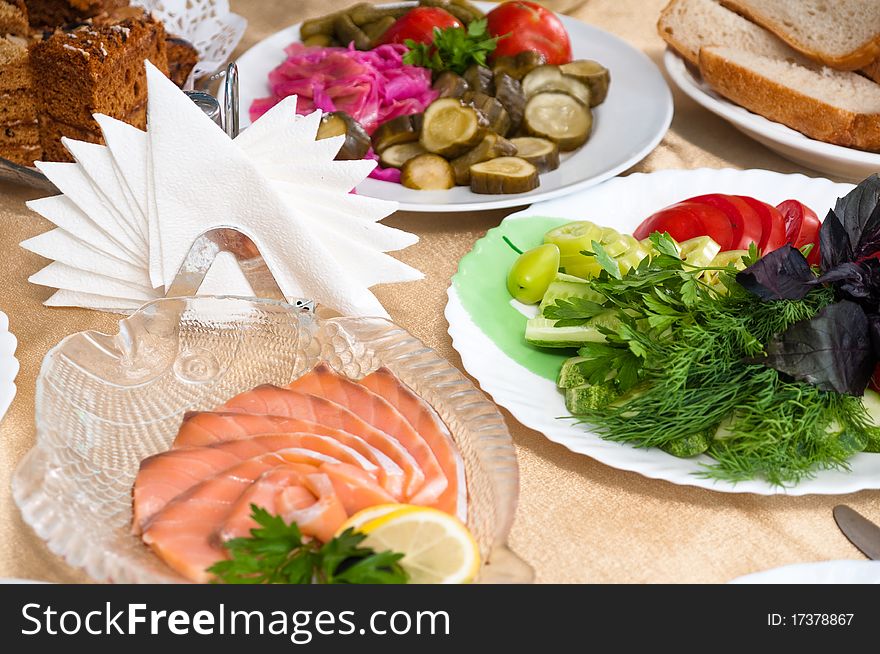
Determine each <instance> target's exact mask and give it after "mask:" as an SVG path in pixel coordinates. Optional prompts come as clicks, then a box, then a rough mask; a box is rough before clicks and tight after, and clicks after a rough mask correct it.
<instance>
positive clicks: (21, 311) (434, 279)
mask: <svg viewBox="0 0 880 654" xmlns="http://www.w3.org/2000/svg"><path fill="white" fill-rule="evenodd" d="M352 1H353V0H295V1H293V0H230V3H229V4H230V7H231V9H232V11H234V12H236V13H238V14H240V15H242V16H244V17H245V18H246V19H247V21H248V27H247V30H246V32H245V34H244V37H243V39H242V41H241V43H240V44H239V46H238V48H237V50H236V54H241V53H243V52H245V51H246V50H247V49H248V48H250V47H251V46H253V45H254V44H256V43H258V42H259V41H261V40H262V39H264V38H266V37H268V36H270V35H271V34H273V33H275V32H277V31H278V30H280V29H282V28H284V27H286V26H288V25H292V24H295V23H297V22H300V21H302V20H303V19H305V18H308V17H311V16H317V15H320V14H323V13H327V12H329V11H331V10H336V9H341V8H344V7H345V6H347V5H350V4H352ZM665 3H666V0H567V1H566V0H556V1H548V2H545V3H543V4H545V5H547V6H548V7H550V8H552V9H554V10H555V11H558V12H561V13H565V14H568V15H570V16H572V17H575V18H577V19H579V20H582V21H584V22H586V23H589V24H590V25H593V26H595V27H597V28H599V29H602V30H606V31H607V32H610V33H612V34H614V35H616V36H618V37H620V38H622V39H624V40H625V41H627V42H628V43H629V44H631V45H632V46H634V47H635V48H638V49H639V50H642V51H643V52H644V53H646V54H647V56H648V57H649V58H650V59H651V60H652V62H653V63H654V64H655V65H656V66H657V67H658V68H659V69H660V70H661V71H663V63H662V56H663V53H664V49H665V44H664V42H663V41H662V40H661V38H660V37H659V36H658V34H657V27H656V24H657V19H658V16H659V14H660V11H661V10H662V8H663V6H664V5H665ZM610 65H611V68H612V70H613V62H610ZM663 74H664V76H665V77H666V79H667V83H669V85H670V87H671V88H672V92H673V96H674V104H675V115H674V118H673V121H672V125H671V128H670V129H669V131H668V132H667V133H666V135H665V137H664V138H663V140H662V142H661V143H660V144H659V145H658V146H657V148H656V149H655V150H654V151H653V152H651V153H650V154H649V155H648V156H647V157H645V159H644V160H642V161H641V162H640V163H638V164H636V165H635V166H633V167H632V168H631V169H630V170H628V171H625V172H624V173H623V175H628V174H631V173H650V172H653V171H660V170H667V169H697V168H734V169H766V170H771V171H776V172H779V173H803V174H805V175H808V176H812V177H821V176H823V175H822V174H820V173H817V172H815V171H810V170H806V169H803V168H802V167H801V166H799V165H797V164H794V163H791V162H789V161H787V160H785V159H783V158H781V157H780V156H778V155H777V154H775V153H773V152H771V151H770V150H768V149H767V148H765V147H764V146H762V145H760V144H758V143H757V142H755V141H753V140H751V139H749V138H748V137H746V136H744V135H743V134H741V133H740V132H738V131H737V130H736V129H734V128H733V127H732V126H731V125H729V124H728V123H726V122H724V121H723V120H722V119H721V118H719V117H717V116H715V115H714V114H712V113H709V112H708V111H707V110H705V109H703V108H702V107H700V106H699V105H697V104H696V103H694V102H693V101H692V100H690V99H689V98H688V97H687V96H685V95H684V94H682V93H681V92H679V91H678V90H677V89H676V88H674V86H673V84H672V82H671V80H669V78H668V76H667V75H666V73H665V71H663ZM643 101H644V102H645V103H646V104H647V103H650V102H651V101H652V98H651V97H645V98H644V100H643ZM835 181H844V182H856V181H858V180H853V179H837V180H835ZM45 194H46V192H45V191H40V190H37V189H34V188H31V187H27V186H19V185H14V184H10V183H0V310H2V311H3V312H5V313H6V314H7V315H8V317H9V325H10V331H12V333H13V334H15V336H16V337H17V339H18V349H17V358H18V360H19V362H20V364H21V367H20V372H19V374H18V377H17V380H16V384H17V387H18V393H17V396H16V397H15V399H14V401H13V403H12V405H11V407H10V410H9V411H8V413H7V415H6V417H5V418H4V419H3V421H2V424H0V534H2V537H0V578H28V579H37V580H44V581H49V582H60V583H85V582H89V578H88V576H87V575H86V574H85V573H84V572H83V571H82V570H80V569H77V568H74V567H71V566H70V565H68V564H67V563H66V562H65V561H64V560H63V559H62V558H60V557H59V556H56V555H55V554H53V553H52V552H51V551H50V550H49V549H48V547H47V546H46V545H45V544H44V543H43V541H42V540H41V539H40V538H39V537H38V536H37V535H36V533H35V532H34V531H33V530H32V529H31V528H30V527H29V526H28V525H27V524H25V522H24V521H23V520H22V518H21V516H20V513H19V509H18V507H17V506H16V504H15V502H14V501H13V497H12V490H11V479H12V475H13V472H14V470H15V468H16V466H17V465H18V463H19V462H20V461H21V459H22V457H23V456H24V455H25V453H26V452H27V451H28V450H29V449H30V448H31V447H33V445H34V441H35V437H36V428H35V416H34V404H35V388H36V381H37V376H38V374H39V372H40V364H41V361H42V360H43V357H44V356H45V355H46V353H47V352H48V351H49V350H50V349H51V348H52V347H53V346H54V345H56V344H57V343H58V342H59V341H60V340H61V339H63V338H64V337H65V336H67V335H69V334H73V333H75V332H79V331H83V330H99V331H102V332H108V333H115V332H116V330H117V322H118V320H119V316H118V315H114V314H109V313H101V312H97V311H90V310H85V309H76V308H49V307H46V306H44V304H43V303H44V301H45V300H46V299H47V298H48V297H49V296H50V295H51V293H52V289H49V288H45V287H42V286H38V285H35V284H32V283H30V282H29V281H28V278H29V277H30V276H31V275H33V274H34V273H35V272H37V271H38V270H39V269H40V268H42V267H43V266H45V265H46V264H47V261H46V260H44V259H42V258H41V257H39V256H37V255H35V254H32V253H30V252H27V251H25V250H24V249H22V248H21V247H19V243H20V242H22V241H24V240H25V239H28V238H30V237H33V236H35V235H37V234H39V233H41V232H44V231H46V230H47V229H49V228H50V224H49V223H48V222H47V221H45V220H44V219H42V218H41V217H39V216H38V215H37V214H35V213H33V212H31V211H30V210H29V209H28V208H27V207H26V206H25V202H26V201H28V200H31V199H34V198H38V197H41V196H43V195H45ZM522 208H523V207H513V208H508V209H503V210H492V211H461V212H448V213H416V212H402V211H401V212H397V213H395V214H393V215H392V216H390V217H389V218H387V219H386V220H385V223H386V224H388V225H391V226H393V227H398V228H400V229H404V230H406V231H408V232H412V233H414V234H416V235H418V237H419V241H418V243H417V244H415V245H413V246H411V247H409V248H407V249H405V250H403V251H401V252H398V253H395V256H398V257H399V258H400V259H402V260H403V261H405V262H406V263H408V264H410V265H412V266H414V267H415V268H418V269H419V270H421V271H423V272H424V279H422V280H420V281H415V282H408V283H402V284H394V285H384V286H379V287H377V288H376V289H375V293H376V295H377V297H378V298H379V300H380V301H381V302H382V304H383V305H384V306H385V307H386V309H387V310H388V312H389V314H390V315H391V317H392V319H393V320H394V321H395V322H396V323H397V324H398V325H400V326H402V327H404V328H405V329H407V330H409V331H410V332H411V333H412V334H413V335H415V336H416V337H417V338H419V339H421V340H422V341H423V342H424V343H425V344H426V345H428V346H430V347H432V348H434V349H435V350H436V351H437V352H439V353H440V355H441V356H443V357H445V358H446V359H448V360H449V361H450V362H452V364H453V365H455V366H457V367H459V368H461V359H460V358H459V356H458V354H457V353H456V351H455V350H454V349H453V346H452V340H451V338H450V336H449V334H448V333H447V329H448V325H447V322H446V319H445V318H444V307H445V305H446V302H447V288H448V287H449V284H450V279H451V278H452V276H453V275H454V273H455V272H456V268H457V266H458V262H459V260H460V259H461V258H462V257H463V256H464V255H465V254H467V252H468V251H470V249H471V248H472V247H473V245H474V243H475V241H477V239H479V238H481V237H482V236H483V235H484V234H485V233H486V231H487V230H488V229H490V228H492V227H495V226H497V225H498V224H499V223H500V222H501V220H502V219H503V218H504V217H505V216H507V215H509V214H511V213H514V212H516V211H518V210H520V209H522ZM475 383H476V382H475ZM501 411H502V414H503V415H504V417H505V419H506V421H507V425H508V427H509V429H510V434H511V436H512V439H513V442H514V444H515V447H516V453H517V458H518V461H519V471H520V495H519V502H518V506H517V510H516V516H515V521H514V524H513V528H512V532H511V534H510V546H511V548H512V549H513V550H514V551H515V552H516V553H517V554H518V555H520V556H521V557H522V558H523V559H524V560H525V561H527V562H528V563H529V564H530V565H531V566H532V568H533V569H534V571H535V581H536V582H539V583H724V582H728V581H730V580H732V579H734V578H736V577H739V576H741V575H745V574H749V573H754V572H757V571H761V570H766V569H770V568H775V567H777V566H782V565H786V564H793V563H803V562H813V561H827V560H840V559H860V558H862V555H861V554H860V553H859V552H858V550H856V549H855V548H854V547H853V546H852V545H851V544H850V543H849V542H848V541H847V540H846V538H844V536H843V535H842V534H841V533H840V532H839V531H838V529H837V527H836V526H835V523H834V520H833V518H832V508H833V507H834V506H835V505H837V504H840V503H842V502H845V503H846V504H849V505H850V506H852V507H853V508H855V509H856V510H858V511H860V512H861V513H863V514H864V515H866V516H868V517H873V518H874V519H877V518H880V492H878V491H876V490H866V491H862V492H858V493H853V494H851V495H846V496H831V495H806V496H790V495H786V494H785V493H784V492H781V493H779V494H776V495H771V496H762V495H755V494H749V493H736V492H733V493H729V492H716V491H713V490H707V489H701V488H696V487H691V486H683V485H675V484H672V483H670V482H667V481H663V480H656V479H649V478H646V477H644V476H642V475H640V474H638V473H636V472H627V471H622V470H619V469H615V468H612V467H609V466H607V465H604V464H602V463H599V462H597V461H595V460H593V459H591V458H589V457H587V456H583V455H580V454H575V453H573V452H571V451H569V450H568V449H566V448H565V447H563V446H562V445H558V444H555V443H553V442H551V441H549V440H548V439H547V438H545V437H544V436H543V435H542V434H540V433H538V432H535V431H532V430H530V429H528V428H526V427H524V426H523V425H521V424H518V423H517V421H516V420H515V419H514V418H513V417H512V416H511V415H510V414H509V413H508V412H507V411H505V410H504V409H502V410H501Z"/></svg>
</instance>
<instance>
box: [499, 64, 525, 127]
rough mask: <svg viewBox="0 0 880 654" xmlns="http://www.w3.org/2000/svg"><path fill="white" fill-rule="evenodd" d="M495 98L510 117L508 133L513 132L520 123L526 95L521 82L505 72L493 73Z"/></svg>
mask: <svg viewBox="0 0 880 654" xmlns="http://www.w3.org/2000/svg"><path fill="white" fill-rule="evenodd" d="M495 98H496V99H497V100H498V102H500V103H501V106H503V107H504V109H505V111H507V115H508V116H509V117H510V128H509V129H508V130H507V133H508V134H514V133H516V131H517V130H518V129H519V126H520V125H521V124H522V117H523V111H524V110H525V107H526V96H525V94H524V93H523V90H522V84H520V83H519V82H518V81H517V80H516V79H514V78H513V77H511V76H510V75H508V74H507V73H495Z"/></svg>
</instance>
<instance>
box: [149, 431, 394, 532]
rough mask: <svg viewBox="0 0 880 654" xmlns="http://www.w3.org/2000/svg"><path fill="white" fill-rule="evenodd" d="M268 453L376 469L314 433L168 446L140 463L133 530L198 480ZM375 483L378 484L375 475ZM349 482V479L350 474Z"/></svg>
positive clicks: (362, 468)
mask: <svg viewBox="0 0 880 654" xmlns="http://www.w3.org/2000/svg"><path fill="white" fill-rule="evenodd" d="M270 452H280V453H283V455H284V456H285V458H286V459H287V460H292V461H296V462H302V463H309V464H312V465H315V466H320V465H321V464H322V463H348V464H350V465H351V466H352V467H355V468H356V469H360V470H362V471H365V472H364V475H365V476H367V477H369V473H371V472H374V471H375V470H376V467H375V466H374V465H373V464H372V463H370V462H369V461H367V460H366V459H365V458H363V457H362V456H361V455H360V454H358V453H357V452H356V451H354V450H352V449H351V448H348V447H346V446H344V445H342V444H341V443H339V442H338V441H336V440H334V439H332V438H329V437H327V436H317V435H315V434H301V433H300V434H271V435H266V436H255V437H253V438H248V439H245V440H239V441H227V442H224V443H217V444H216V445H210V446H208V447H200V448H187V449H178V450H170V451H168V452H163V453H161V454H157V455H155V456H151V457H149V458H148V459H144V461H142V462H141V468H140V471H139V472H138V475H137V478H136V479H135V483H134V489H133V491H132V495H133V500H134V503H133V518H132V527H133V529H135V530H138V529H143V528H144V525H145V523H146V522H147V521H149V520H150V518H151V517H152V516H153V515H155V514H156V513H157V512H158V511H160V510H161V509H162V508H163V507H164V506H165V505H166V504H167V503H168V502H170V501H171V500H172V499H174V498H175V497H177V496H178V495H180V494H181V493H185V492H186V491H187V490H189V489H190V488H192V487H193V486H195V485H196V484H198V483H200V482H202V481H204V480H205V479H208V478H211V477H214V476H215V475H217V474H218V473H220V472H223V471H224V470H228V469H229V468H231V467H233V466H235V465H237V464H239V463H241V462H242V461H244V460H246V459H251V458H254V457H258V456H261V455H263V454H266V453H270ZM371 481H372V482H373V484H374V485H375V484H376V482H375V480H374V479H371ZM345 483H346V484H347V483H348V478H347V477H346V479H345ZM384 497H386V498H390V499H391V501H394V498H391V496H390V495H389V494H388V493H384Z"/></svg>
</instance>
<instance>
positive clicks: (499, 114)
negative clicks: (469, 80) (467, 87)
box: [462, 93, 510, 136]
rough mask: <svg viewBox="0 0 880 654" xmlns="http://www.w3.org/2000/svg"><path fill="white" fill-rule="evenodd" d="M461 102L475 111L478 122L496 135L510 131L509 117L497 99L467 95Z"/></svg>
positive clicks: (484, 95)
mask: <svg viewBox="0 0 880 654" xmlns="http://www.w3.org/2000/svg"><path fill="white" fill-rule="evenodd" d="M462 101H463V102H465V103H466V104H469V105H471V106H472V107H473V108H474V109H476V110H477V113H479V114H480V119H481V121H480V122H481V123H482V124H483V125H484V126H485V127H488V128H489V129H490V130H492V131H493V132H495V133H496V134H501V135H502V136H503V135H505V134H507V132H508V130H510V116H509V115H508V114H507V109H505V108H504V105H503V104H501V102H499V101H498V99H496V98H493V97H492V96H491V95H486V94H485V93H467V94H465V96H464V97H463V98H462Z"/></svg>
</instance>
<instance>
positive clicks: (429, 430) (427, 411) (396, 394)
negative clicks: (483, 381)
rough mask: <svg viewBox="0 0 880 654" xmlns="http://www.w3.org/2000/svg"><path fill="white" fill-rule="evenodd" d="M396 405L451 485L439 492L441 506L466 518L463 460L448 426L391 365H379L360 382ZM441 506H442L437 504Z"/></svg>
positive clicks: (463, 518)
mask: <svg viewBox="0 0 880 654" xmlns="http://www.w3.org/2000/svg"><path fill="white" fill-rule="evenodd" d="M358 383H359V384H360V385H361V386H364V387H366V388H368V389H370V390H371V391H373V392H374V393H375V394H376V395H378V396H380V397H382V398H384V399H385V400H387V401H388V403H389V404H391V405H392V406H394V407H395V408H396V409H397V410H398V411H400V413H401V415H403V417H404V418H406V421H407V422H408V423H409V424H410V425H411V426H412V428H413V429H415V430H416V431H417V432H418V433H419V434H420V435H421V436H422V438H424V439H425V442H427V443H428V446H429V447H430V448H431V451H432V452H433V453H434V456H435V457H436V458H437V462H438V463H439V464H440V467H441V468H442V469H443V474H445V475H446V480H447V482H448V483H449V485H448V486H447V487H446V490H444V491H443V493H442V494H441V495H440V498H439V499H438V505H441V504H442V505H443V506H449V505H453V504H454V506H455V507H456V508H455V511H453V513H455V514H457V515H458V517H459V518H461V519H462V520H466V519H467V493H466V492H465V481H464V462H463V461H462V460H461V455H460V454H459V452H458V447H457V446H456V445H455V442H454V441H453V440H452V435H451V434H450V433H449V429H448V428H447V427H446V425H445V424H444V423H443V421H442V420H441V419H440V416H439V415H437V412H436V411H435V410H434V408H433V407H432V406H431V405H430V404H428V403H427V402H425V400H423V399H422V398H420V397H419V396H418V395H416V394H415V393H414V392H413V391H412V389H410V388H409V387H408V386H406V385H405V384H404V383H403V382H401V381H400V380H399V379H398V378H397V377H396V376H395V375H394V373H392V372H391V371H390V370H388V368H379V369H378V370H376V371H375V372H373V373H371V374H369V375H367V376H366V377H364V378H363V379H361V380H360V381H359V382H358ZM438 508H439V506H438Z"/></svg>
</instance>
